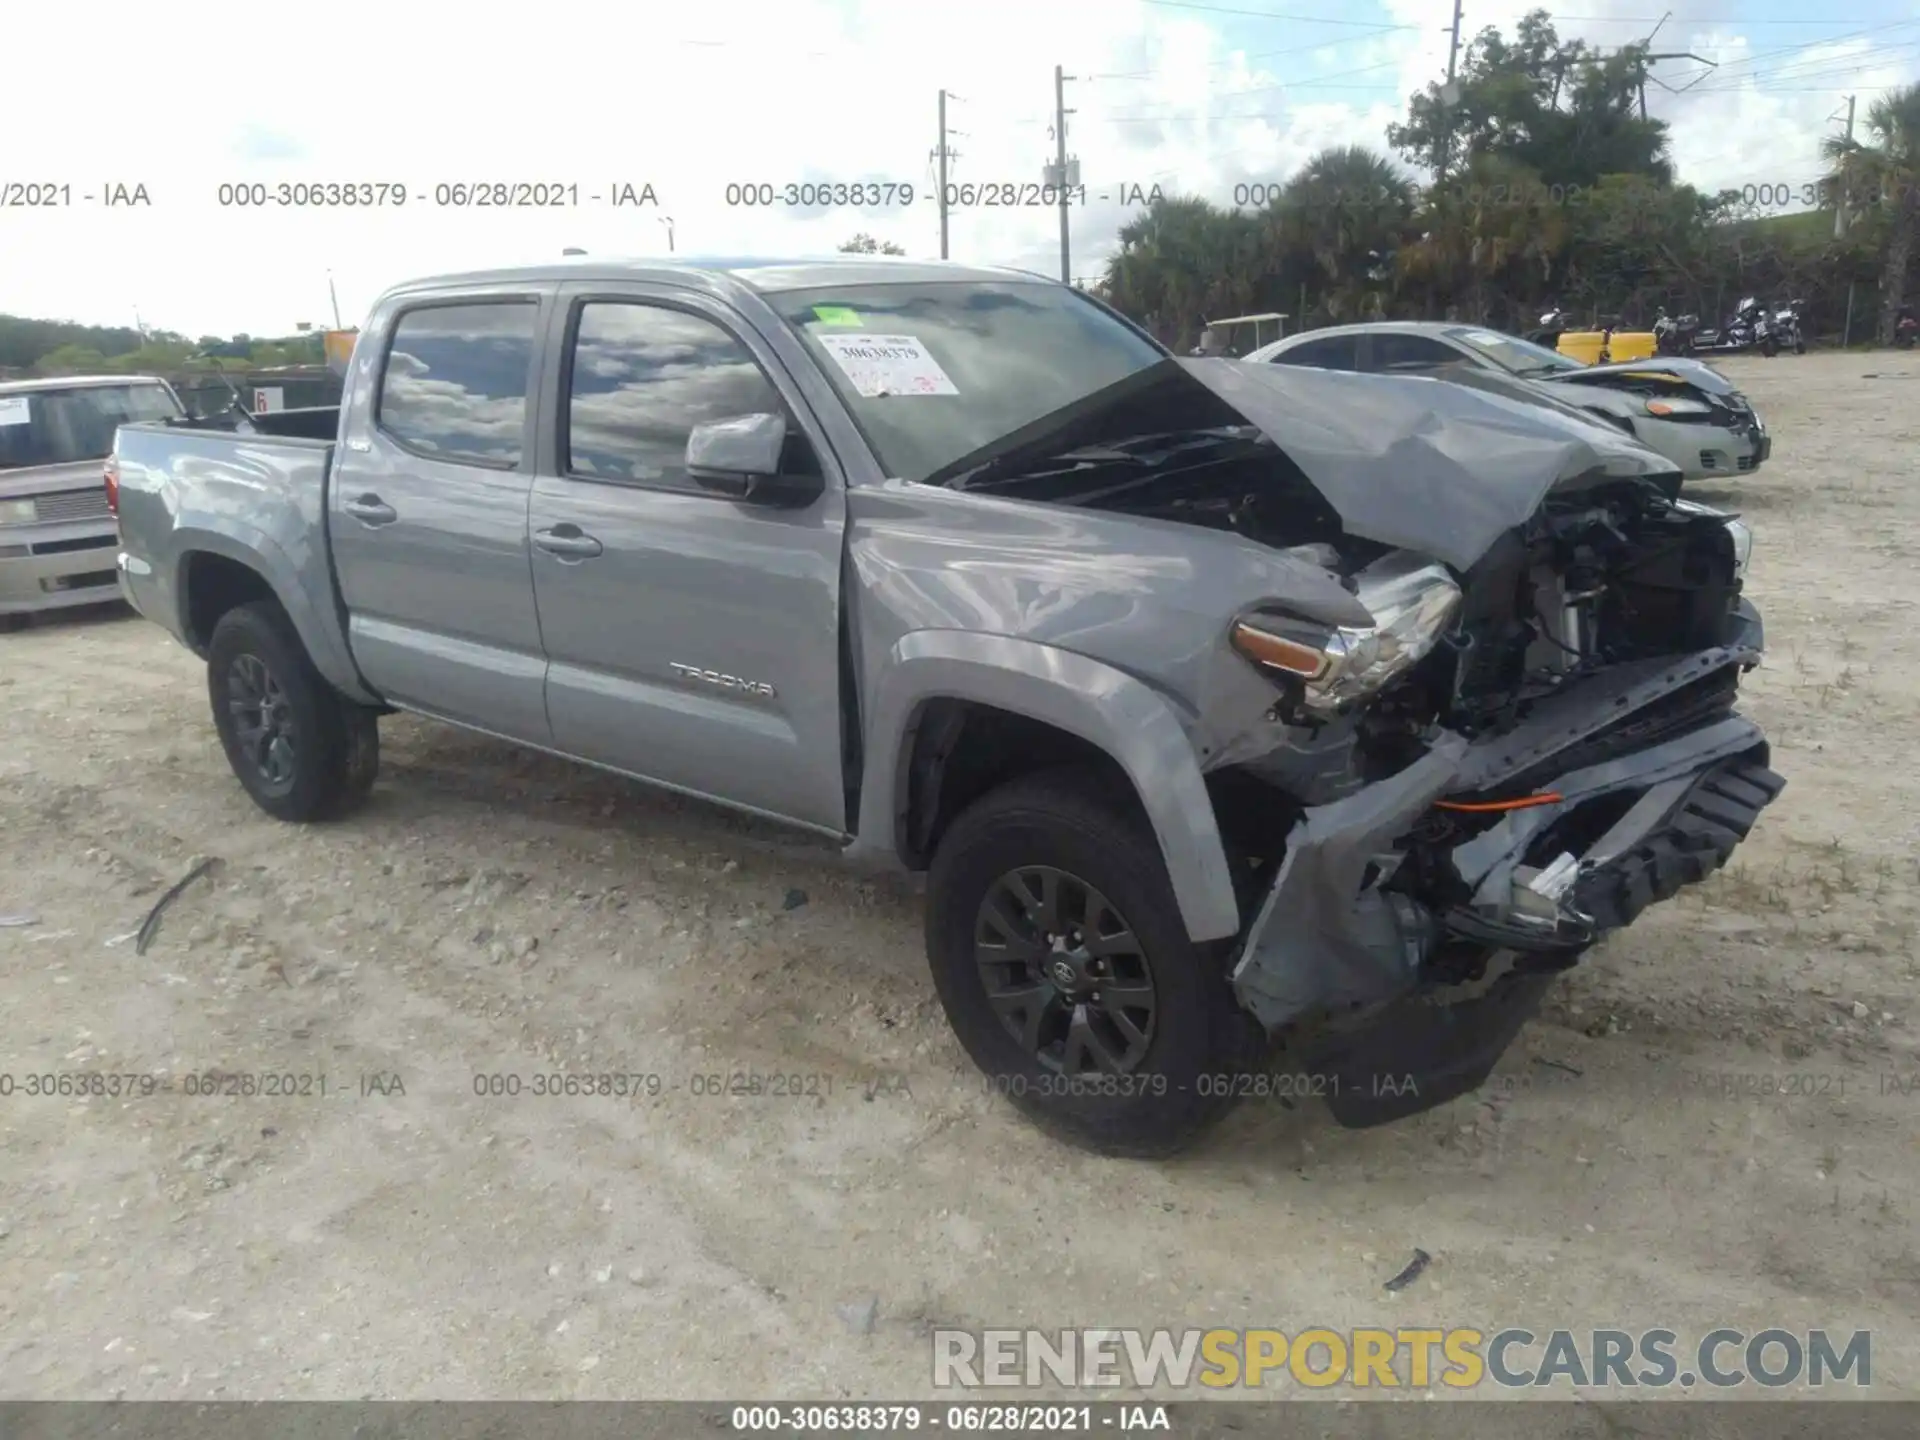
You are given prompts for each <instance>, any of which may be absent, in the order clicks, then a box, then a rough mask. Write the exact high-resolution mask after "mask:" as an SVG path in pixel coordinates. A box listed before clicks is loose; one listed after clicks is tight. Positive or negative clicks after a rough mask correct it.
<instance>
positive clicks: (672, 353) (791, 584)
mask: <svg viewBox="0 0 1920 1440" xmlns="http://www.w3.org/2000/svg"><path fill="white" fill-rule="evenodd" d="M560 298H561V303H560V304H559V305H558V306H556V307H555V311H554V318H553V328H552V330H551V331H550V332H549V350H548V353H549V354H552V355H555V356H556V357H557V361H558V363H557V364H555V365H553V366H552V367H550V373H551V378H550V380H549V382H548V383H549V384H550V386H551V390H550V398H551V401H552V403H550V404H549V405H547V406H546V407H545V414H546V415H547V416H549V417H551V419H550V423H549V425H548V426H547V427H546V433H545V434H543V436H542V438H541V443H540V446H539V462H540V463H539V466H538V468H537V470H536V472H535V476H534V482H533V496H532V504H531V510H530V517H529V518H530V527H529V528H530V537H529V538H530V540H531V545H532V561H533V589H534V601H535V606H536V608H537V610H538V613H539V620H540V634H541V640H542V643H543V645H544V647H545V650H546V656H547V662H548V665H547V680H546V701H547V715H548V718H549V721H550V722H551V725H552V730H553V743H554V745H555V746H556V747H557V748H558V749H560V750H562V751H565V752H566V753H568V754H571V755H575V756H578V757H579V758H581V759H584V760H590V761H594V762H596V763H599V764H602V765H606V766H609V767H611V768H613V769H617V770H621V771H625V772H626V773H628V774H631V775H635V776H638V777H640V778H642V779H646V780H651V781H653V782H655V783H658V784H662V785H665V786H667V787H669V788H672V789H676V790H680V791H684V792H688V793H692V794H697V795H701V796H705V797H708V798H711V799H716V800H722V801H726V802H729V803H733V804H737V805H741V806H743V807H745V808H748V809H752V810H756V811H759V812H762V813H766V814H770V815H774V816H778V817H780V818H782V819H785V820H789V821H795V822H798V823H800V824H804V825H807V826H810V827H814V828H817V829H821V830H825V831H828V832H830V833H832V834H835V835H841V834H844V833H845V831H846V828H847V800H846V792H845V789H844V788H843V777H842V741H841V691H840V566H841V548H842V536H843V533H844V530H845V524H846V505H845V489H844V484H843V482H842V478H841V476H840V474H839V471H838V467H837V465H836V464H835V463H834V460H833V457H832V454H831V452H830V451H829V450H828V448H827V447H826V445H825V444H824V443H823V442H822V439H821V436H820V432H819V430H818V427H817V426H816V425H815V424H814V422H813V419H812V417H811V415H810V413H809V411H808V410H807V409H806V407H805V404H804V402H803V401H802V400H801V399H800V396H799V393H798V390H797V389H796V387H794V385H793V384H792V382H791V380H790V378H789V377H788V376H787V375H786V373H785V371H784V369H783V368H782V367H781V365H780V362H779V361H778V359H777V358H776V357H775V356H774V354H773V353H772V351H771V349H770V347H768V346H767V344H766V343H765V341H764V340H763V339H762V338H761V337H759V336H757V335H756V334H754V333H753V331H752V330H751V328H750V327H748V326H746V325H745V324H744V323H743V322H742V321H741V320H740V319H739V317H737V316H736V315H735V314H734V313H733V312H732V311H731V310H729V309H728V308H726V307H724V306H722V305H719V304H718V303H716V302H714V301H712V300H709V299H708V298H707V297H705V296H702V295H698V294H696V293H694V292H691V291H687V290H680V289H671V290H669V289H667V288H666V287H645V286H629V287H607V286H586V285H581V286H572V287H567V288H565V289H563V290H562V292H561V297H560ZM758 413H775V414H782V415H784V416H785V417H786V420H787V426H788V434H789V439H788V445H787V455H786V457H785V464H786V465H787V466H789V467H797V468H793V469H792V470H791V472H790V473H807V472H805V471H804V467H807V466H816V467H817V466H823V465H824V466H825V467H826V468H825V470H824V472H822V473H823V475H824V479H825V485H824V488H823V489H822V490H821V492H820V494H819V495H818V496H817V497H816V498H815V499H814V500H813V501H812V502H811V503H809V504H806V505H804V506H800V507H795V508H787V509H778V508H771V507H768V506H764V505H759V504H755V503H751V502H748V501H744V500H735V499H729V498H727V497H725V496H723V495H718V494H715V493H713V492H712V491H709V490H707V489H704V488H702V487H701V486H700V485H699V484H697V483H696V482H695V481H693V480H692V479H690V478H689V477H688V475H687V473H686V468H685V459H686V447H687V439H688V436H689V435H690V434H691V432H692V430H693V428H694V426H696V425H699V424H704V423H706V422H709V421H715V420H724V419H729V418H733V417H736V416H740V415H746V414H758Z"/></svg>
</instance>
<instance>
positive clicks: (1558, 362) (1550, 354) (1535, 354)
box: [1447, 330, 1586, 375]
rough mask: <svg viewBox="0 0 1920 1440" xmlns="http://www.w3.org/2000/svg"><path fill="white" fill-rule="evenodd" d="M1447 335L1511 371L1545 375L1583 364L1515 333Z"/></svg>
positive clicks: (1576, 368)
mask: <svg viewBox="0 0 1920 1440" xmlns="http://www.w3.org/2000/svg"><path fill="white" fill-rule="evenodd" d="M1447 338H1449V339H1450V340H1453V341H1455V342H1456V343H1457V344H1461V345H1464V346H1466V347H1467V348H1468V349H1469V350H1471V351H1473V353H1474V354H1476V355H1479V356H1482V357H1484V358H1485V359H1488V360H1491V361H1492V362H1493V363H1494V364H1495V365H1498V366H1499V367H1500V368H1501V369H1502V370H1505V371H1507V372H1509V373H1510V374H1514V375H1544V374H1547V373H1549V372H1551V371H1556V370H1582V369H1585V368H1586V367H1585V366H1583V365H1581V363H1580V362H1579V361H1578V360H1573V359H1569V358H1568V357H1567V356H1565V355H1562V354H1561V353H1560V352H1559V351H1558V350H1549V349H1547V347H1546V346H1544V345H1536V344H1534V343H1533V342H1532V341H1531V340H1522V339H1520V338H1519V337H1518V336H1517V335H1502V334H1500V333H1499V332H1497V331H1494V330H1449V331H1448V332H1447Z"/></svg>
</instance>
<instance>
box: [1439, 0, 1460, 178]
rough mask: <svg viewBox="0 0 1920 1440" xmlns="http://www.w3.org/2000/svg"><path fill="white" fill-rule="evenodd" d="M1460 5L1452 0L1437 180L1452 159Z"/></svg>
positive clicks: (1457, 1) (1445, 171) (1442, 90)
mask: <svg viewBox="0 0 1920 1440" xmlns="http://www.w3.org/2000/svg"><path fill="white" fill-rule="evenodd" d="M1460 6H1461V0H1453V38H1452V39H1451V40H1450V41H1449V42H1448V45H1447V83H1446V84H1445V85H1444V86H1442V87H1441V90H1440V99H1441V101H1442V102H1443V103H1444V104H1445V105H1446V107H1447V112H1446V116H1445V118H1444V119H1443V120H1442V121H1441V126H1440V167H1439V173H1438V174H1437V175H1436V176H1435V177H1434V178H1435V179H1438V180H1444V179H1446V178H1447V166H1448V164H1449V163H1451V161H1452V160H1453V107H1454V105H1455V103H1457V102H1458V100H1459V99H1460V91H1459V88H1458V87H1457V86H1456V85H1455V84H1454V79H1453V77H1454V74H1455V73H1456V71H1457V70H1458V68H1459V64H1460Z"/></svg>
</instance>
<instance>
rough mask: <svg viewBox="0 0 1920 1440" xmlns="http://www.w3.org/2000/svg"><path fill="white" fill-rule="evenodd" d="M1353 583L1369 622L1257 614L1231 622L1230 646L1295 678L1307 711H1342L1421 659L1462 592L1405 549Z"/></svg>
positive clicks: (1273, 671) (1446, 623) (1441, 572)
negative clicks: (1330, 623)
mask: <svg viewBox="0 0 1920 1440" xmlns="http://www.w3.org/2000/svg"><path fill="white" fill-rule="evenodd" d="M1354 580H1355V582H1356V589H1355V594H1356V596H1357V598H1358V599H1359V601H1360V603H1361V604H1362V605H1364V606H1366V607H1367V612H1368V613H1369V614H1370V615H1372V616H1373V624H1371V625H1369V626H1364V627H1361V626H1346V625H1341V626H1328V625H1325V624H1316V623H1315V622H1313V621H1308V620H1301V619H1299V618H1297V617H1294V616H1289V615H1284V614H1276V613H1273V612H1270V611H1260V612H1256V613H1253V614H1250V615H1243V616H1242V617H1241V618H1240V619H1239V620H1238V621H1236V622H1235V623H1234V626H1233V631H1232V640H1233V648H1234V649H1235V650H1238V651H1239V652H1240V653H1241V654H1242V655H1244V656H1246V658H1247V659H1249V660H1251V661H1252V662H1253V663H1254V664H1255V665H1258V666H1259V667H1260V668H1261V669H1262V670H1265V671H1267V672H1268V673H1270V674H1276V675H1283V676H1287V677H1290V678H1292V679H1293V680H1295V681H1297V682H1298V683H1299V685H1300V688H1301V703H1302V704H1304V705H1305V706H1306V707H1307V708H1308V709H1309V710H1319V711H1335V710H1341V709H1344V708H1345V707H1346V706H1348V705H1350V704H1351V703H1352V702H1353V701H1355V700H1358V699H1360V698H1361V697H1363V696H1366V695H1371V694H1373V693H1374V692H1375V691H1377V690H1379V689H1380V687H1381V686H1383V685H1385V684H1386V683H1387V682H1388V681H1389V680H1392V679H1393V678H1394V677H1395V676H1397V675H1399V674H1401V673H1403V672H1404V671H1406V670H1407V669H1408V668H1409V667H1411V666H1412V665H1414V664H1416V663H1417V662H1418V661H1419V660H1421V659H1422V658H1423V657H1424V656H1426V655H1427V654H1428V653H1429V652H1430V651H1431V650H1432V649H1433V647H1434V646H1435V645H1437V644H1438V643H1439V642H1440V637H1441V636H1442V635H1444V634H1446V632H1447V630H1448V628H1449V627H1450V626H1451V625H1452V623H1453V617H1454V615H1455V614H1456V613H1457V612H1458V611H1459V608H1460V587H1459V585H1457V584H1456V583H1454V579H1453V576H1452V575H1450V574H1449V573H1448V572H1447V568H1446V567H1445V566H1444V565H1438V564H1435V563H1433V562H1432V561H1427V560H1422V559H1421V558H1420V557H1419V556H1417V555H1413V554H1411V553H1409V552H1407V551H1404V550H1402V551H1395V552H1394V553H1393V554H1391V555H1388V556H1385V557H1384V558H1382V559H1380V560H1376V561H1375V562H1374V563H1373V564H1371V565H1369V566H1368V567H1367V568H1366V569H1364V570H1362V571H1361V572H1360V573H1359V574H1358V575H1356V576H1355V577H1354Z"/></svg>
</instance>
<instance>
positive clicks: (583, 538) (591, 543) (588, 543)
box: [533, 525, 606, 560]
mask: <svg viewBox="0 0 1920 1440" xmlns="http://www.w3.org/2000/svg"><path fill="white" fill-rule="evenodd" d="M533 543H534V544H536V545H538V546H539V547H540V548H541V549H542V550H544V551H546V552H547V553H548V554H549V555H558V556H561V557H562V558H563V559H568V560H586V559H590V558H591V557H593V556H595V555H598V554H599V553H600V552H601V551H602V550H604V549H605V548H606V547H605V546H604V545H602V544H601V543H600V542H599V541H598V540H596V539H594V538H593V536H591V535H587V534H584V533H582V531H581V529H580V527H579V526H578V525H556V526H554V527H553V528H552V529H551V530H536V531H534V532H533Z"/></svg>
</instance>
